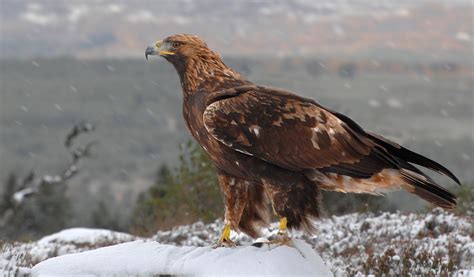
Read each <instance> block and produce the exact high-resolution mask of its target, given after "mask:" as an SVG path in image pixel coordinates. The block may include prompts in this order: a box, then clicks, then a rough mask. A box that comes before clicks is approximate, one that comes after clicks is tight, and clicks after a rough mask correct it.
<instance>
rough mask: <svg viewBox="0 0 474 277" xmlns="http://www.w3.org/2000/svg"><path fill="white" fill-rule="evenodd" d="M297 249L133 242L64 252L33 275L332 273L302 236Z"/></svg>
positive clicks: (39, 265)
mask: <svg viewBox="0 0 474 277" xmlns="http://www.w3.org/2000/svg"><path fill="white" fill-rule="evenodd" d="M294 243H295V247H288V246H280V247H272V248H269V247H262V248H257V247H252V246H238V247H236V248H217V249H213V248H212V247H209V246H207V247H196V246H182V247H178V246H171V245H164V244H160V243H158V242H153V241H148V242H144V241H134V242H129V243H123V244H119V245H114V246H109V247H103V248H100V249H96V250H91V251H87V252H82V253H77V254H71V255H64V256H60V257H56V258H52V259H49V260H47V261H44V262H42V263H39V264H38V265H36V266H35V267H34V268H33V270H32V275H33V276H41V275H45V276H51V275H55V276H57V275H68V276H70V275H79V276H84V275H88V276H130V275H131V276H155V275H157V274H171V275H180V276H182V275H191V276H209V275H213V276H227V275H242V276H249V275H271V276H290V275H291V276H295V275H296V276H301V275H305V276H331V275H332V273H331V271H330V270H329V269H328V268H327V267H326V266H325V265H324V263H323V261H322V260H321V257H319V256H318V255H317V254H316V252H315V251H314V250H313V249H312V248H311V246H310V245H309V244H307V243H306V242H304V241H302V240H295V241H294Z"/></svg>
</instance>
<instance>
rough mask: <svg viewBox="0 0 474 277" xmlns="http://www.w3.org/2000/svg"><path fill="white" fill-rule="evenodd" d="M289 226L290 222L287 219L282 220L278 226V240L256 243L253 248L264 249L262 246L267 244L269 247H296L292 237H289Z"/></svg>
mask: <svg viewBox="0 0 474 277" xmlns="http://www.w3.org/2000/svg"><path fill="white" fill-rule="evenodd" d="M287 224H288V220H287V219H286V217H283V218H281V219H280V224H279V226H278V234H277V236H276V238H274V239H273V240H270V241H267V242H257V243H254V244H253V246H256V247H262V245H264V244H266V245H268V246H281V245H286V246H290V247H294V245H293V241H292V240H291V238H290V236H288V228H287Z"/></svg>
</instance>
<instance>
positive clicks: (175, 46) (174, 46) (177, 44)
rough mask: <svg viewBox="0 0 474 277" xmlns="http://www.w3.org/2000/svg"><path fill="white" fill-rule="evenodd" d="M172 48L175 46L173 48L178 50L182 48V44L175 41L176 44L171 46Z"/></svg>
mask: <svg viewBox="0 0 474 277" xmlns="http://www.w3.org/2000/svg"><path fill="white" fill-rule="evenodd" d="M171 46H173V48H178V47H180V46H181V43H179V42H176V41H174V42H173V43H172V44H171Z"/></svg>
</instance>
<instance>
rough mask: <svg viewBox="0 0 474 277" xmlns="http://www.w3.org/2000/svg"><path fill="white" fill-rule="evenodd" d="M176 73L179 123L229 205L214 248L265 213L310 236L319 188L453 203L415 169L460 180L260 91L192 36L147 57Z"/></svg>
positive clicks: (311, 105)
mask: <svg viewBox="0 0 474 277" xmlns="http://www.w3.org/2000/svg"><path fill="white" fill-rule="evenodd" d="M148 55H160V56H162V57H164V58H165V59H166V60H168V61H169V62H170V63H171V64H173V66H174V67H175V69H176V71H177V72H178V75H179V78H180V81H181V86H182V89H183V95H184V103H183V115H184V119H185V121H186V124H187V127H188V129H189V131H190V132H191V134H192V136H193V137H194V138H195V139H196V141H197V142H198V143H199V144H200V145H201V146H202V147H203V148H204V150H205V151H206V152H207V153H208V154H209V156H210V158H211V160H212V162H213V163H214V165H215V166H216V168H217V171H218V175H219V176H218V178H219V186H220V188H221V190H222V194H223V197H224V203H225V221H224V222H225V227H224V230H223V233H222V236H221V239H220V241H219V242H218V243H219V245H229V244H232V242H231V241H230V230H231V229H232V230H235V231H243V232H244V233H246V234H248V235H250V236H252V237H256V236H258V234H259V232H258V229H259V227H260V226H262V225H264V224H267V222H268V218H269V210H270V207H269V206H270V205H267V202H269V203H270V204H271V207H272V209H273V212H274V213H275V214H276V215H277V216H278V217H279V218H280V232H279V234H280V236H281V238H283V241H286V242H288V236H287V228H290V229H303V230H305V231H308V232H311V231H312V230H313V228H314V227H313V225H312V222H313V219H314V218H318V217H319V215H320V207H319V206H320V204H319V201H318V199H319V197H320V190H321V189H323V190H330V191H338V192H345V193H347V192H353V193H370V194H381V193H382V192H384V191H388V190H392V189H398V188H403V189H405V190H407V191H409V192H411V193H414V194H416V195H418V196H420V197H421V198H423V199H425V200H427V201H428V202H431V203H433V204H436V205H438V206H440V207H443V208H447V209H450V208H453V207H455V205H456V196H455V195H453V194H452V193H450V192H449V191H447V190H446V189H444V188H442V187H441V186H439V185H438V184H436V183H435V182H434V181H433V180H432V179H431V178H430V177H428V176H427V175H425V174H424V173H423V172H422V171H420V170H419V169H418V168H416V167H415V166H414V165H413V164H416V165H420V166H423V167H426V168H428V169H431V170H434V171H437V172H439V173H442V174H445V175H447V176H449V177H450V178H451V179H453V180H454V181H455V182H456V183H458V184H459V180H458V179H457V178H456V177H455V176H454V175H453V174H452V173H451V172H450V171H449V170H448V169H446V168H445V167H443V166H442V165H440V164H439V163H437V162H435V161H432V160H430V159H428V158H426V157H424V156H422V155H420V154H417V153H415V152H413V151H410V150H408V149H406V148H404V147H402V146H400V145H398V144H396V143H394V142H392V141H389V140H387V139H386V138H384V137H382V136H380V135H377V134H374V133H371V132H367V131H365V130H364V129H362V128H361V127H360V126H359V125H358V124H357V123H355V122H354V121H352V120H351V119H350V118H349V117H347V116H345V115H343V114H341V113H338V112H336V111H333V110H331V109H328V108H326V107H324V106H322V105H320V104H318V103H317V102H315V101H314V100H312V99H308V98H304V97H301V96H298V95H296V94H293V93H291V92H289V91H286V90H282V89H276V88H270V87H265V86H259V85H256V84H254V83H252V82H250V81H248V80H247V79H245V78H244V77H243V76H242V75H240V74H238V73H237V72H235V71H234V70H233V69H231V68H230V67H229V66H227V65H226V64H225V63H224V62H223V61H222V59H221V57H220V56H219V54H217V53H216V52H214V51H212V50H211V49H209V48H208V46H207V44H206V43H205V42H204V41H203V40H202V39H200V38H199V37H197V36H194V35H173V36H170V37H168V38H166V39H164V40H160V41H157V42H156V43H155V44H154V45H152V46H149V47H148V48H147V49H146V52H145V56H146V57H147V58H148Z"/></svg>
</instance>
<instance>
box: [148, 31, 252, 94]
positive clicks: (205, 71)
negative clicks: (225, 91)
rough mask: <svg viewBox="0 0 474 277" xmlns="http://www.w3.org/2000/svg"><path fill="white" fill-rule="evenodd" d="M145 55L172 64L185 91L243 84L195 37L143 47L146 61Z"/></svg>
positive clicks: (181, 37)
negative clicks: (153, 56) (157, 57)
mask: <svg viewBox="0 0 474 277" xmlns="http://www.w3.org/2000/svg"><path fill="white" fill-rule="evenodd" d="M149 55H159V56H161V57H163V58H165V59H166V60H168V61H169V62H170V63H172V64H173V65H174V67H175V68H176V71H177V72H178V75H179V76H180V79H181V85H182V86H183V90H184V91H185V92H189V91H194V90H196V89H197V88H203V86H207V88H208V89H209V90H211V89H215V88H217V87H220V86H221V84H222V83H225V82H227V83H229V81H232V83H235V81H238V82H242V81H244V78H243V77H242V76H241V75H239V74H238V73H236V72H235V71H233V70H232V69H231V68H230V67H228V66H227V65H226V64H225V63H224V62H223V61H222V59H221V57H220V56H219V54H217V53H216V52H214V51H212V50H211V49H210V48H209V47H208V46H207V44H206V42H204V40H202V39H201V38H199V37H198V36H195V35H187V34H182V35H173V36H170V37H167V38H165V39H163V40H158V41H157V42H155V43H154V44H153V45H150V46H148V47H147V48H146V51H145V58H147V59H148V56H149ZM245 82H246V81H245Z"/></svg>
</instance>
